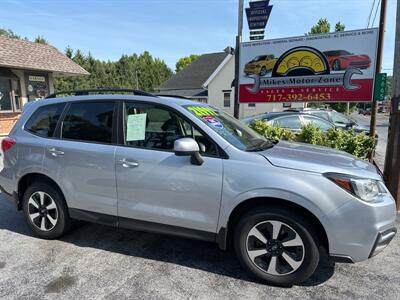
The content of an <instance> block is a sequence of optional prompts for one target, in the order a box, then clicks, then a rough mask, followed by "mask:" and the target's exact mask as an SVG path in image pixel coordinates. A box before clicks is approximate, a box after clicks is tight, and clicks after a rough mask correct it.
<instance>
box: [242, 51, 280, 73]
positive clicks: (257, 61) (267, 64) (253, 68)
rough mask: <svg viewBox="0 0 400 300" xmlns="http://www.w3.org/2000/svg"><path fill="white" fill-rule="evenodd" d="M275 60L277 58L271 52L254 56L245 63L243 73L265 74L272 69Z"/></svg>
mask: <svg viewBox="0 0 400 300" xmlns="http://www.w3.org/2000/svg"><path fill="white" fill-rule="evenodd" d="M276 61H277V59H276V58H275V56H274V55H273V54H269V55H261V56H256V57H255V58H254V59H253V60H251V61H249V62H248V63H247V64H246V65H245V67H244V73H245V74H246V75H250V74H256V75H260V76H265V75H267V73H268V72H271V71H272V69H273V68H274V65H275V63H276Z"/></svg>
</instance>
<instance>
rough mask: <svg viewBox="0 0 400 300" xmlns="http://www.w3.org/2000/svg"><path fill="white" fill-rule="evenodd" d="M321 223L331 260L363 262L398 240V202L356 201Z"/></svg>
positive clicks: (381, 199) (382, 198)
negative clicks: (395, 237)
mask: <svg viewBox="0 0 400 300" xmlns="http://www.w3.org/2000/svg"><path fill="white" fill-rule="evenodd" d="M322 223H323V224H325V230H326V232H327V236H328V242H329V253H330V256H332V257H335V258H340V259H342V260H346V261H351V262H360V261H363V260H366V259H368V258H370V257H372V256H374V255H376V254H377V253H379V252H380V251H382V250H383V249H384V248H385V247H386V246H387V245H388V244H389V243H390V241H391V240H392V239H393V237H394V236H395V234H396V206H395V202H394V200H393V198H392V197H391V196H390V195H389V194H387V195H385V196H381V198H380V199H379V202H377V203H374V204H371V203H366V202H363V201H361V200H358V199H356V198H354V199H353V200H351V201H349V202H347V203H346V204H345V205H343V206H341V207H339V208H337V209H336V210H334V211H333V212H331V213H330V214H328V215H327V216H325V217H324V218H323V220H322ZM340 259H339V260H340Z"/></svg>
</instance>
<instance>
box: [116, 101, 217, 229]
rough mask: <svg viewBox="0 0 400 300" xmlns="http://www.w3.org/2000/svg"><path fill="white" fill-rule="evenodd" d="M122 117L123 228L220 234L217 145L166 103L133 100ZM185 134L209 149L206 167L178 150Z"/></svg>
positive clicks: (119, 166) (119, 161) (119, 162)
mask: <svg viewBox="0 0 400 300" xmlns="http://www.w3.org/2000/svg"><path fill="white" fill-rule="evenodd" d="M122 115H123V118H122V119H123V120H122V121H123V126H122V129H121V130H122V131H123V134H122V135H121V136H123V141H122V145H120V146H118V147H117V149H116V157H115V159H116V178H117V189H118V215H119V222H120V224H121V226H124V227H132V228H143V229H146V228H151V227H156V228H157V230H158V231H160V230H161V231H163V230H164V231H168V230H173V231H174V233H175V234H184V235H187V231H186V230H187V229H195V230H196V231H193V232H198V233H199V234H201V232H208V233H210V232H212V233H215V231H216V228H217V222H218V216H219V209H220V202H221V191H222V167H223V165H222V159H221V158H220V157H219V155H218V150H217V146H216V145H215V144H214V143H213V142H212V141H211V140H210V139H209V138H207V137H206V136H204V135H203V134H202V133H200V132H199V131H197V130H196V129H195V128H194V127H193V126H192V124H191V123H190V121H189V120H184V118H183V117H182V116H181V115H180V114H179V113H177V112H176V111H175V110H173V109H171V108H168V107H165V106H160V105H158V104H151V103H138V102H135V101H133V102H132V101H128V102H126V103H125V107H124V109H123V113H122ZM182 137H192V138H195V139H196V141H197V142H198V143H199V145H200V147H201V149H203V154H202V156H203V158H204V163H203V164H202V165H201V166H198V165H193V164H191V163H190V157H188V156H176V155H175V154H174V152H173V146H174V141H175V140H176V139H178V138H182ZM144 221H145V222H146V223H144ZM165 225H171V226H165ZM193 232H192V233H191V234H193Z"/></svg>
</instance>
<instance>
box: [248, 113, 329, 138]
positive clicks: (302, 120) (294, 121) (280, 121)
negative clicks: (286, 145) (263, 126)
mask: <svg viewBox="0 0 400 300" xmlns="http://www.w3.org/2000/svg"><path fill="white" fill-rule="evenodd" d="M256 120H260V121H264V122H267V123H268V124H270V125H271V126H274V127H281V128H286V129H289V130H291V131H293V132H294V133H299V132H300V131H301V128H302V127H304V126H305V125H307V124H310V123H311V124H313V125H315V126H316V127H317V128H319V129H321V130H322V131H327V130H328V129H330V128H332V129H334V128H335V125H333V124H332V123H331V122H329V121H327V120H325V119H322V118H320V117H316V116H313V115H309V114H302V113H298V112H288V111H286V112H270V113H264V114H259V115H256V116H252V117H247V118H244V119H242V122H243V123H244V124H247V125H249V124H251V123H252V122H254V121H256Z"/></svg>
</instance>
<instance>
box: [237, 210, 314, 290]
mask: <svg viewBox="0 0 400 300" xmlns="http://www.w3.org/2000/svg"><path fill="white" fill-rule="evenodd" d="M265 221H278V222H282V223H284V224H285V225H288V226H290V227H291V228H292V229H294V230H295V231H296V232H297V234H298V235H299V236H300V237H301V239H302V242H303V246H304V247H303V248H302V249H303V250H302V255H303V256H302V257H303V260H302V263H301V265H300V266H299V267H298V268H297V269H296V270H295V269H293V271H292V273H288V274H287V275H285V274H279V275H272V274H268V273H267V272H266V271H265V270H262V269H261V267H260V266H257V265H256V263H255V262H253V261H252V260H251V259H250V257H249V254H248V252H247V236H248V234H249V232H250V230H251V229H252V228H253V227H254V226H256V225H257V224H260V223H262V222H265ZM265 224H268V222H267V223H265ZM257 226H258V225H257ZM285 229H286V227H285ZM282 232H283V231H281V233H282ZM283 234H284V232H283ZM281 235H282V234H281ZM316 237H317V235H316V234H315V232H314V230H313V228H312V226H311V225H310V224H309V223H308V222H307V220H306V219H305V218H304V217H303V216H301V215H298V214H295V213H292V212H291V211H289V210H286V209H282V208H279V207H261V208H257V209H253V210H251V211H249V212H248V213H246V214H245V215H243V216H242V217H241V219H240V220H239V222H238V223H237V225H236V227H235V229H234V246H235V252H236V255H237V257H238V259H239V261H240V263H241V264H242V266H243V267H244V269H246V270H247V271H248V272H250V273H251V274H252V275H253V276H255V277H256V278H258V279H259V280H261V281H263V282H265V283H268V284H272V285H277V286H292V285H294V284H299V283H301V282H303V281H305V280H306V279H307V278H309V277H310V276H311V275H312V274H313V273H314V271H315V269H316V268H317V266H318V263H319V257H320V253H319V250H318V249H319V242H318V239H317V238H316ZM267 240H268V241H271V240H272V239H267ZM266 247H268V245H266ZM270 249H271V248H270ZM271 256H273V255H271V254H270V253H268V254H266V256H265V260H268V259H271V258H272V257H271ZM261 258H263V259H264V257H262V256H261ZM257 259H260V258H257ZM277 259H278V260H279V259H280V258H277ZM270 262H271V260H270ZM284 262H285V261H284ZM268 266H269V263H268ZM275 269H276V268H275Z"/></svg>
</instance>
